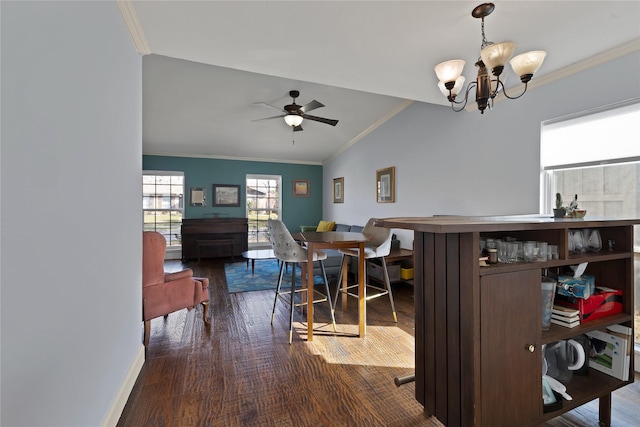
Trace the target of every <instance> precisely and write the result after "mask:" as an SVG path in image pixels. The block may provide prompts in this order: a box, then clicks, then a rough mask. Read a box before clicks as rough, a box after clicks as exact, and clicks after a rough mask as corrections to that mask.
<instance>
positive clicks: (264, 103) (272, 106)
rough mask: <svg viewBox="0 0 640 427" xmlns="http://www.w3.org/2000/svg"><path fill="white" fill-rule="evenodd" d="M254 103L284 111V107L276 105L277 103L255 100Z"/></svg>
mask: <svg viewBox="0 0 640 427" xmlns="http://www.w3.org/2000/svg"><path fill="white" fill-rule="evenodd" d="M253 105H262V106H263V107H269V108H275V109H276V110H280V111H282V112H284V110H283V109H282V107H276V106H275V105H271V104H267V103H266V102H254V103H253Z"/></svg>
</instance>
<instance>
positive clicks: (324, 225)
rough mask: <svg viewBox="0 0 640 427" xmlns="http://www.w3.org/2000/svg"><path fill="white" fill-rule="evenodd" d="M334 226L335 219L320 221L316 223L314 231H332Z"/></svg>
mask: <svg viewBox="0 0 640 427" xmlns="http://www.w3.org/2000/svg"><path fill="white" fill-rule="evenodd" d="M335 226H336V223H335V221H320V222H319V223H318V227H317V228H316V231H317V232H324V231H333V229H334V227H335Z"/></svg>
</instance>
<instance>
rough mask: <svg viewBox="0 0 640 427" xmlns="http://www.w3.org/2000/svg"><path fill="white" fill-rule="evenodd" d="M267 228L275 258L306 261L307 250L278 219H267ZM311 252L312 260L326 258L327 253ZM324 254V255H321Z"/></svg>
mask: <svg viewBox="0 0 640 427" xmlns="http://www.w3.org/2000/svg"><path fill="white" fill-rule="evenodd" d="M267 230H268V231H269V241H270V242H271V248H272V249H273V253H274V254H275V256H276V258H278V259H279V260H280V261H284V262H307V256H308V255H307V250H306V249H305V248H303V247H302V246H300V245H299V244H298V242H296V241H295V240H294V239H293V236H291V233H290V232H289V230H288V229H287V227H286V226H285V225H284V223H283V222H282V221H281V220H279V219H269V220H267ZM320 254H321V255H320V258H319V257H318V253H314V254H313V260H314V261H317V260H318V259H326V257H327V255H326V254H324V253H323V252H320ZM323 255H324V256H323Z"/></svg>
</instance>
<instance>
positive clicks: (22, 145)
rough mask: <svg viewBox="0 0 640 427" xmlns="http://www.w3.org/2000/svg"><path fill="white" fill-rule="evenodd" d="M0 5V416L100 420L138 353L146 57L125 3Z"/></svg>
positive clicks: (69, 422)
mask: <svg viewBox="0 0 640 427" xmlns="http://www.w3.org/2000/svg"><path fill="white" fill-rule="evenodd" d="M1 11H2V12H1V19H2V21H1V25H2V26H1V28H2V51H1V52H2V76H1V77H2V145H1V152H0V153H1V181H0V182H1V183H2V188H1V200H2V205H1V220H2V231H1V256H2V258H1V263H2V266H1V268H2V270H1V282H0V283H1V292H2V300H1V337H2V349H1V388H2V396H1V397H2V401H1V403H2V414H1V418H0V424H2V425H4V426H97V425H100V424H101V423H103V421H104V420H106V419H107V418H108V416H109V415H108V414H109V413H110V412H113V407H112V405H113V404H114V401H115V400H116V398H117V395H118V394H119V393H123V390H122V384H123V382H124V380H125V376H127V374H128V372H129V370H130V368H131V367H132V366H134V360H136V359H140V354H141V349H142V346H141V325H142V323H141V318H142V309H141V286H140V283H141V280H142V271H141V257H142V241H141V240H142V239H141V236H142V225H141V223H142V217H141V210H140V194H141V190H142V189H141V175H142V142H141V141H142V136H141V135H142V125H141V123H142V114H141V105H142V102H141V98H142V84H141V70H142V61H141V58H140V57H139V56H138V54H137V53H136V51H135V49H134V47H133V44H132V42H131V39H130V37H129V34H128V32H127V30H126V28H125V26H124V24H123V20H122V17H121V15H120V14H119V12H118V9H117V6H116V4H115V2H112V1H109V2H106V1H102V2H57V1H54V2H9V1H2V2H1ZM142 354H143V353H142ZM142 360H144V358H143V357H142ZM135 374H137V372H135V373H134V378H135ZM127 394H128V391H127V390H124V398H125V399H126V396H127ZM120 409H121V408H120ZM116 412H117V408H116ZM118 414H119V413H118ZM116 419H117V418H116Z"/></svg>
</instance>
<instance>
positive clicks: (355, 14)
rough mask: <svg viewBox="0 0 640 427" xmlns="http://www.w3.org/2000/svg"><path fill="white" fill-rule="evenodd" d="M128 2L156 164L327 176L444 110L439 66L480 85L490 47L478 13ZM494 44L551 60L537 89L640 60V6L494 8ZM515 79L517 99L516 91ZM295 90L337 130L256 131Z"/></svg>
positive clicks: (273, 123)
mask: <svg viewBox="0 0 640 427" xmlns="http://www.w3.org/2000/svg"><path fill="white" fill-rule="evenodd" d="M117 3H118V6H119V7H120V10H121V12H122V14H123V18H124V20H125V23H126V25H127V27H128V28H129V30H130V32H131V34H132V39H133V40H134V44H135V45H136V48H137V49H138V51H139V52H141V53H142V54H145V56H144V58H143V151H144V152H145V153H147V154H167V155H189V156H211V157H226V158H245V159H262V160H275V161H292V162H310V163H319V162H322V161H323V160H326V159H327V158H330V157H331V156H334V155H336V154H337V153H339V152H340V151H341V150H344V149H345V148H347V147H348V146H349V145H350V144H353V143H354V142H356V141H358V140H359V139H360V138H362V137H363V136H364V135H366V134H367V133H368V132H370V131H371V130H372V129H375V127H376V126H378V125H379V124H381V123H383V122H384V121H385V120H387V119H388V118H389V117H392V116H393V115H394V114H396V113H397V112H398V111H401V110H402V109H403V108H405V107H406V106H407V105H408V104H410V103H411V102H412V101H420V102H429V103H434V104H442V105H447V101H446V99H445V97H444V96H443V95H442V94H441V93H440V91H439V90H438V89H437V87H436V84H437V78H436V77H435V73H434V72H433V67H434V66H435V65H436V64H438V63H439V62H442V61H445V60H448V59H454V58H455V59H457V58H459V59H464V60H465V61H466V62H467V65H466V67H465V73H464V75H465V76H466V78H467V82H469V81H473V80H475V70H476V69H475V67H474V66H473V63H474V62H475V61H476V59H477V57H478V52H479V48H480V43H481V32H480V24H481V22H480V20H478V19H475V18H473V17H472V16H471V10H473V8H474V7H475V6H477V5H478V4H479V3H478V2H468V1H295V2H294V1H128V0H123V1H118V2H117ZM485 32H486V36H487V38H488V39H489V40H491V41H495V42H499V41H507V40H509V41H514V42H515V43H516V45H517V47H516V53H521V52H524V51H528V50H535V49H541V50H546V51H547V52H548V55H547V58H546V60H545V62H544V64H543V65H542V67H541V69H540V70H539V72H538V73H537V74H536V75H535V76H534V79H533V85H532V86H534V87H532V88H531V89H530V90H535V85H536V84H538V85H539V84H544V83H546V82H549V81H552V80H555V79H557V78H560V77H563V76H566V75H569V74H571V73H573V72H576V71H579V70H581V69H584V68H586V67H590V66H594V65H597V64H599V63H602V62H604V61H606V60H609V59H612V58H615V57H618V56H621V55H624V54H627V53H630V52H633V51H637V50H638V49H640V2H638V1H606V2H605V1H598V2H595V1H504V2H497V3H496V8H495V11H494V12H493V13H492V14H491V15H490V16H488V17H487V18H486V19H485ZM621 72H624V70H621ZM508 73H509V74H508V75H507V87H509V86H513V85H516V84H519V79H518V77H517V76H515V75H514V74H513V72H512V71H511V70H508ZM612 84H615V82H612ZM294 89H295V90H299V91H300V97H299V98H298V99H297V100H296V103H297V104H300V105H304V104H306V103H308V102H311V101H312V100H318V101H320V102H321V103H323V104H324V105H325V107H322V108H318V109H316V110H314V111H313V112H312V114H313V115H315V116H320V117H327V118H331V119H338V120H339V123H338V124H337V125H336V126H335V127H333V126H330V125H327V124H323V123H318V122H313V121H309V120H306V121H304V122H303V126H302V127H303V129H304V131H302V132H295V133H293V132H292V131H291V128H290V127H288V126H287V125H286V124H285V123H284V121H283V120H282V119H280V118H276V119H272V120H261V121H253V120H256V119H260V118H265V117H270V116H275V115H278V114H279V112H278V110H276V109H273V108H270V107H265V106H264V105H256V103H267V104H270V105H273V106H277V107H283V106H284V105H285V104H289V103H291V98H290V97H289V96H288V93H289V91H290V90H294ZM518 102H526V96H525V97H524V98H523V99H522V100H520V101H518ZM495 113H498V111H495V112H490V113H489V114H495ZM452 114H453V113H452ZM462 114H477V113H462ZM294 140H295V143H294V142H293V141H294Z"/></svg>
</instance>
